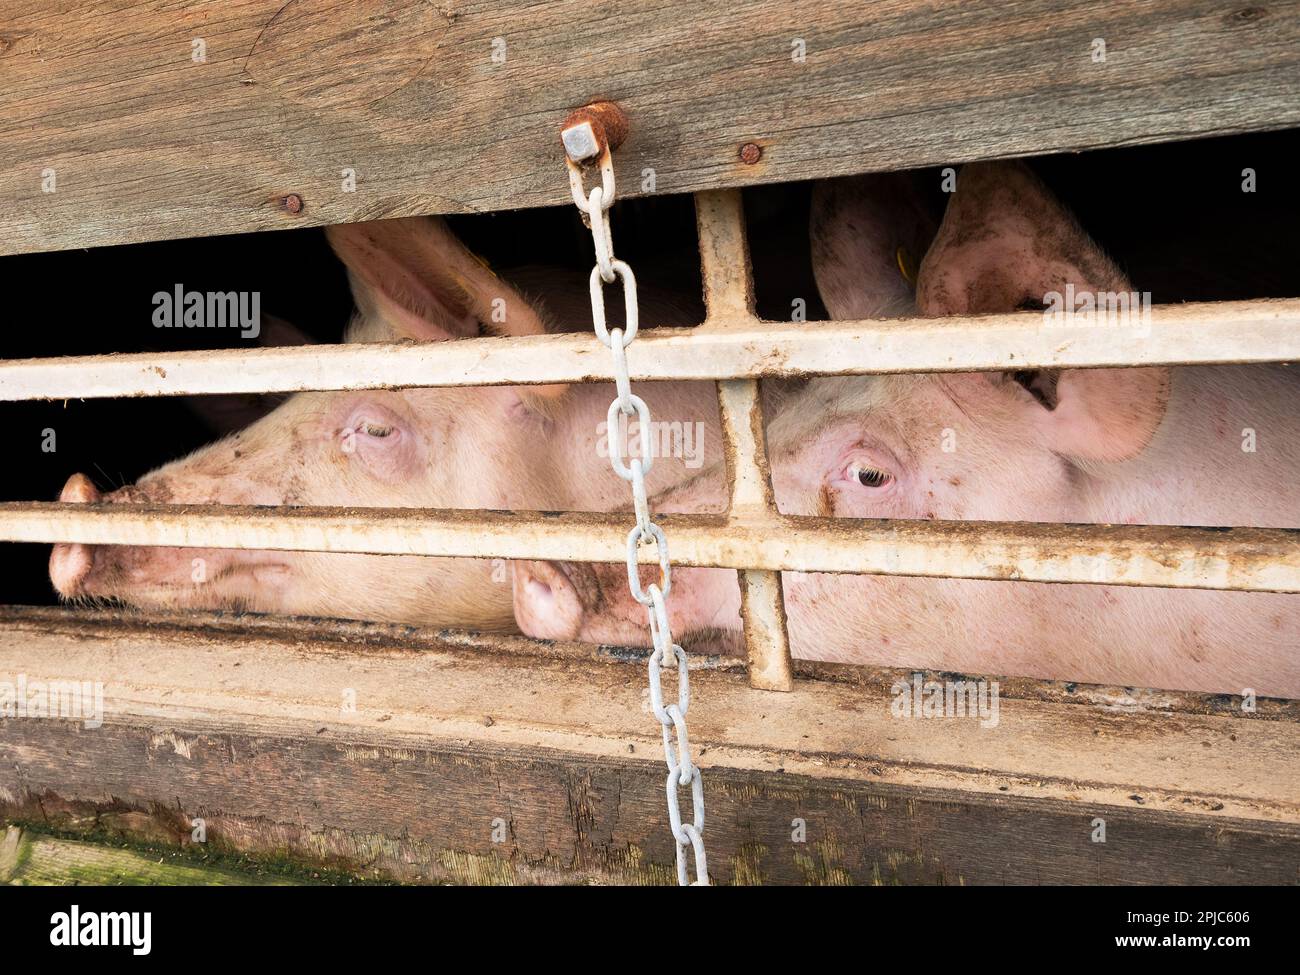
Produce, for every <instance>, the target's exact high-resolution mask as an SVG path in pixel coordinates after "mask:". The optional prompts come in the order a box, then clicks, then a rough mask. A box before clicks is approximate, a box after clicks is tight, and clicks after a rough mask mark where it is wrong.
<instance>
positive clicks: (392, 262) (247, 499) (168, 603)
mask: <svg viewBox="0 0 1300 975" xmlns="http://www.w3.org/2000/svg"><path fill="white" fill-rule="evenodd" d="M328 235H329V239H330V242H331V244H332V246H333V248H334V250H335V252H336V253H337V254H338V255H339V257H340V258H341V259H342V260H343V261H344V263H345V264H346V266H347V268H348V272H349V278H350V280H351V283H352V289H353V294H354V297H355V300H356V304H357V315H356V317H355V319H354V321H353V323H352V325H351V327H350V329H349V333H348V337H347V341H349V342H395V341H421V342H430V341H450V340H456V339H461V338H467V337H472V336H479V335H488V334H496V335H535V334H541V333H543V332H545V331H547V329H548V325H549V316H548V314H547V313H546V311H544V309H545V308H546V307H547V306H546V305H544V304H543V303H542V302H541V301H538V300H532V299H529V298H526V297H525V296H524V294H522V293H521V292H520V291H519V290H517V289H516V288H514V287H512V286H511V285H510V284H507V283H506V282H505V281H503V280H501V279H500V278H498V277H497V276H496V275H495V274H494V273H493V272H492V271H491V270H489V269H488V268H487V266H486V265H485V264H484V263H483V262H482V261H480V260H479V259H478V258H477V257H476V256H475V255H473V254H472V253H470V251H468V250H467V249H466V248H465V247H464V246H463V245H462V244H461V243H460V241H459V240H457V239H456V237H455V236H454V235H453V234H452V233H451V231H450V230H449V229H448V228H447V227H446V225H445V224H444V223H443V222H442V221H440V220H436V219H432V218H425V217H419V218H410V219H402V220H391V221H380V222H375V223H368V224H355V225H349V226H339V227H332V228H329V230H328ZM584 285H585V280H584V281H582V282H580V283H579V286H578V287H577V288H576V289H575V294H576V295H577V296H578V297H579V298H580V299H581V300H580V302H578V303H577V304H576V305H572V306H570V307H571V308H572V307H576V308H580V309H581V310H582V313H583V314H586V315H589V309H588V308H587V306H586V298H585V290H586V289H585V286H584ZM550 297H552V298H553V297H554V296H553V295H552V296H550ZM651 307H653V305H652V306H651ZM571 314H572V312H571ZM573 321H575V322H582V321H583V319H582V318H581V317H578V316H577V315H574V317H573ZM665 385H667V386H668V387H670V388H669V389H668V390H667V391H666V392H665V394H664V395H663V396H662V397H661V401H662V402H663V403H664V405H665V408H666V409H667V410H668V415H672V416H676V417H679V418H681V419H687V418H689V419H690V420H694V421H698V422H699V423H701V424H703V425H704V426H705V427H707V432H706V434H705V440H706V443H705V444H700V445H699V446H700V449H701V451H702V452H707V451H710V450H713V449H714V445H716V444H717V442H718V440H717V438H718V419H717V406H716V403H714V402H713V401H712V397H711V393H710V390H709V389H708V387H707V386H703V387H701V386H699V385H698V384H696V385H697V389H696V390H695V391H692V390H690V389H683V388H682V384H665ZM611 393H612V387H604V386H591V385H588V386H582V387H574V388H571V389H569V388H565V387H481V388H465V389H420V390H391V391H390V390H366V391H339V392H308V393H299V394H296V395H294V396H291V397H290V398H288V399H287V400H286V401H285V402H283V403H282V404H281V405H280V406H279V407H278V408H276V409H275V410H273V411H272V412H271V413H269V414H267V415H266V416H264V417H262V418H261V419H260V420H258V421H257V422H255V423H253V424H252V425H250V426H248V427H247V428H245V429H243V430H241V431H239V432H236V433H234V434H232V435H230V436H228V437H225V438H224V439H222V440H219V441H217V442H215V443H212V444H210V445H208V446H206V447H204V448H202V449H200V450H198V451H196V452H195V453H193V454H191V455H189V456H188V457H185V458H182V459H180V460H177V461H174V462H172V463H170V464H167V465H165V466H163V467H161V468H159V469H157V470H155V471H153V472H152V473H150V474H148V475H147V476H145V477H143V478H141V479H140V480H139V482H138V483H136V484H134V485H131V486H129V487H125V488H122V489H120V490H117V491H113V492H111V493H108V494H102V495H101V493H100V492H99V491H98V490H97V489H96V487H95V485H94V484H93V483H92V482H91V481H90V479H89V478H87V477H86V476H85V475H82V474H75V475H73V476H72V477H71V478H70V479H69V480H68V482H67V484H66V486H65V487H64V489H63V493H62V496H61V498H60V500H63V501H68V502H80V503H88V504H130V503H140V502H153V503H167V504H183V505H185V504H188V505H201V504H228V505H229V504H241V505H355V506H366V507H428V508H480V509H481V508H494V509H504V508H511V509H534V510H547V509H562V508H576V509H579V510H601V509H602V508H608V507H611V506H612V505H614V504H615V503H617V502H619V501H622V500H623V499H624V498H626V496H627V487H626V484H625V483H624V482H623V481H621V480H619V479H618V478H617V476H616V475H614V474H613V472H612V471H610V470H609V464H608V461H605V460H602V459H600V458H599V457H598V456H597V451H596V447H595V444H596V442H597V440H598V437H597V426H598V423H599V422H600V421H601V420H603V418H604V417H605V411H606V408H607V406H608V403H609V399H610V396H611ZM690 473H692V471H690V469H689V468H688V467H687V466H686V464H685V462H684V459H683V458H680V457H664V458H661V459H659V462H658V463H656V464H655V465H654V470H653V472H652V474H651V476H650V477H649V478H648V479H647V480H648V482H649V486H650V487H651V488H652V489H655V490H662V489H663V488H665V487H667V486H669V485H671V484H672V483H674V481H675V480H680V479H684V477H685V476H686V475H688V474H690ZM50 578H51V581H52V582H53V584H54V586H55V588H56V589H57V590H58V592H59V594H60V595H61V596H63V597H64V598H66V599H72V600H82V601H95V600H104V599H113V600H117V601H121V602H125V603H128V604H130V605H135V606H141V607H148V608H199V609H216V608H230V609H248V610H254V611H260V612H276V613H291V614H300V615H323V616H335V617H350V618H357V619H369V620H381V621H396V622H408V623H422V624H427V625H438V626H457V627H466V628H472V629H480V630H487V631H513V630H514V628H515V624H514V617H513V613H512V611H511V587H510V581H509V572H508V567H507V565H506V564H505V563H504V562H502V561H501V560H490V559H486V558H484V559H470V558H465V559H449V558H424V557H418V556H368V555H352V554H340V553H311V552H268V551H249V550H199V549H192V548H161V547H136V546H87V545H80V544H60V545H56V546H55V547H54V550H53V553H52V555H51V558H50Z"/></svg>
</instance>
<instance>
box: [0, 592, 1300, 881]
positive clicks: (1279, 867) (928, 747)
mask: <svg viewBox="0 0 1300 975" xmlns="http://www.w3.org/2000/svg"><path fill="white" fill-rule="evenodd" d="M202 622H203V623H204V624H205V626H204V629H201V630H200V629H187V628H179V627H177V626H175V625H174V624H172V623H169V622H168V621H167V620H165V619H162V618H159V617H149V616H137V617H135V618H134V622H128V621H127V619H126V618H123V617H121V616H116V615H114V614H109V613H102V614H71V613H63V612H60V611H57V610H34V609H31V610H23V609H7V610H4V611H3V620H2V622H0V679H4V680H11V681H12V680H14V679H15V676H14V675H16V674H18V673H23V674H25V675H26V677H27V680H28V681H29V682H31V681H38V680H53V679H64V680H71V679H77V680H88V681H96V680H98V681H102V682H103V684H104V707H103V719H104V720H103V724H102V726H99V727H86V725H85V722H84V721H76V720H68V719H57V718H50V717H30V716H29V717H17V716H14V717H9V718H6V719H3V720H0V817H9V818H11V819H13V820H15V821H18V822H37V823H43V824H46V825H47V826H51V827H57V828H59V829H62V830H74V831H81V832H84V833H87V834H89V835H92V836H97V837H100V838H114V837H125V838H144V839H147V840H149V841H151V842H154V843H159V842H163V843H165V842H168V838H169V837H170V839H171V841H172V842H174V843H175V844H177V845H179V844H180V843H181V842H182V841H188V838H189V835H190V831H191V828H192V823H193V821H194V819H195V818H201V819H202V820H203V821H204V824H205V828H206V831H207V842H208V843H209V844H211V847H212V849H213V850H214V851H215V852H221V851H231V850H237V851H241V852H244V853H249V854H259V855H262V856H266V857H270V858H275V859H283V858H286V857H288V858H291V859H295V860H298V861H303V862H307V863H312V864H319V865H322V866H326V867H334V868H338V869H345V870H349V871H351V872H353V873H355V874H357V875H358V876H363V877H367V878H373V879H396V880H406V881H424V882H428V881H444V882H445V881H450V882H462V883H479V882H491V883H556V882H594V883H620V882H621V883H634V884H648V883H668V882H671V879H672V842H671V839H670V837H669V834H668V830H667V824H666V816H665V811H664V774H665V772H664V766H663V762H662V758H661V745H660V742H659V740H658V735H657V728H658V726H657V724H656V723H655V722H654V720H653V716H652V715H650V714H648V713H647V712H646V711H645V709H644V708H643V702H642V698H643V685H644V678H645V674H644V668H643V666H641V665H640V664H639V663H637V662H631V663H628V662H619V661H617V660H615V659H613V658H612V657H611V656H609V655H604V656H602V655H600V654H593V653H592V651H591V649H590V648H578V647H576V646H574V647H569V646H564V645H545V644H543V645H537V646H536V649H537V650H539V651H540V653H538V654H536V655H530V654H529V653H527V652H525V651H526V650H527V649H528V646H527V644H526V643H525V642H524V641H521V640H517V639H516V640H503V641H486V640H475V639H470V638H442V637H440V636H438V635H436V634H429V633H422V632H420V631H417V630H412V629H410V628H404V627H384V626H377V625H356V626H351V625H347V624H331V623H325V622H315V623H310V624H305V625H303V626H301V627H297V628H295V627H291V626H289V625H287V624H285V623H280V622H276V621H271V620H265V619H262V620H258V619H249V618H242V619H240V618H231V617H206V618H204V619H203V620H202ZM714 663H718V662H717V661H714ZM946 676H950V675H946ZM900 677H901V678H903V679H907V677H908V675H907V674H905V673H902V672H888V671H871V670H863V669H857V668H855V669H852V670H850V669H845V668H833V667H813V668H804V670H803V671H802V672H801V673H800V674H799V678H798V679H797V680H796V681H795V686H794V689H793V691H791V692H790V693H788V694H773V693H770V692H763V691H756V690H752V689H751V688H749V687H748V686H747V683H746V679H745V676H744V672H743V669H742V668H741V667H740V666H739V664H738V662H737V664H736V665H735V666H730V665H724V666H719V667H714V668H713V669H704V670H701V671H698V672H697V673H696V674H695V675H693V679H692V688H693V691H694V694H693V698H692V707H691V711H690V720H691V732H692V744H693V750H694V751H696V753H697V755H698V757H699V761H700V763H701V765H702V766H703V768H704V771H705V782H706V798H707V803H708V818H707V821H706V837H707V841H708V845H709V863H710V868H711V872H712V874H713V876H714V878H715V879H716V880H717V881H718V882H723V883H736V884H756V883H763V884H776V883H798V884H808V883H813V884H843V883H952V884H961V883H965V884H973V883H1041V882H1095V883H1117V884H1135V883H1199V882H1217V883H1295V882H1296V881H1297V879H1300V747H1298V746H1300V706H1298V705H1297V704H1296V703H1295V702H1278V701H1268V700H1261V701H1259V702H1258V709H1257V710H1256V711H1255V712H1254V713H1243V711H1242V710H1241V707H1240V701H1237V700H1235V699H1233V698H1227V697H1199V696H1196V695H1178V694H1168V693H1163V692H1141V691H1135V690H1132V689H1127V690H1126V689H1115V688H1091V687H1085V686H1082V685H1079V686H1076V685H1062V684H1040V683H1035V682H1030V681H1016V680H1009V681H1005V682H1004V683H1003V685H1002V689H1001V705H1000V713H999V721H998V723H997V724H996V726H989V727H982V726H981V723H980V722H979V721H978V720H975V719H970V718H949V719H921V718H914V719H904V718H898V717H894V716H893V715H892V714H891V707H890V705H891V701H892V693H891V685H892V683H893V681H894V680H897V679H899V678H900ZM349 704H350V705H353V707H349ZM1099 819H1101V820H1105V842H1104V843H1101V842H1095V837H1096V835H1097V834H1096V830H1097V821H1098V820H1099ZM801 829H802V832H803V835H802V836H800V835H799V834H800V832H801Z"/></svg>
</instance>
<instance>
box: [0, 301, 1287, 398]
mask: <svg viewBox="0 0 1300 975" xmlns="http://www.w3.org/2000/svg"><path fill="white" fill-rule="evenodd" d="M647 324H653V323H647ZM714 324H715V325H717V326H718V327H715V328H687V329H655V330H646V331H643V332H641V333H639V335H638V337H637V342H636V354H635V355H633V356H630V357H629V359H628V375H629V377H630V378H631V380H632V381H633V382H643V381H647V380H652V379H698V380H723V379H755V378H760V377H774V378H792V377H799V376H814V375H820V376H843V375H852V374H860V373H881V374H883V373H914V372H927V373H928V372H963V371H965V372H975V371H993V370H1006V369H1068V368H1087V367H1104V366H1154V365H1207V364H1214V363H1259V362H1287V361H1295V360H1300V299H1285V300H1267V301H1234V302H1205V303H1198V304H1185V305H1160V306H1157V307H1155V308H1153V309H1152V310H1151V318H1150V321H1149V322H1148V323H1144V324H1142V325H1141V327H1138V326H1135V327H1131V328H1130V327H1105V326H1098V325H1069V326H1064V325H1055V324H1052V323H1050V322H1045V321H1044V318H1043V315H1042V313H1040V312H1020V313H1016V314H1010V315H987V316H980V317H977V318H941V319H891V320H889V321H860V322H810V323H807V324H804V325H791V324H790V323H789V322H771V323H760V322H758V321H756V320H753V319H748V318H742V319H739V320H721V321H718V322H715V323H714ZM612 370H613V367H612V365H611V362H610V355H609V352H608V350H607V349H606V348H605V347H604V346H603V345H601V344H600V343H599V342H598V341H597V340H596V339H595V338H593V337H592V336H591V335H590V334H562V335H543V336H535V337H534V336H528V337H523V338H510V339H505V338H477V339H465V340H462V341H457V342H438V343H426V344H415V345H410V344H408V345H382V344H373V345H372V344H366V345H313V346H291V347H284V348H267V349H247V350H244V349H212V350H205V351H202V352H146V353H130V354H126V355H111V356H63V357H51V358H40V359H11V360H0V400H10V401H18V400H34V399H47V400H59V399H98V398H102V397H108V396H179V395H186V394H210V393H262V392H267V393H287V392H297V391H299V390H304V389H394V388H404V387H415V386H502V385H512V386H513V385H536V384H539V383H570V382H612V381H613V371H612Z"/></svg>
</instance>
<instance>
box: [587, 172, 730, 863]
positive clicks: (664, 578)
mask: <svg viewBox="0 0 1300 975" xmlns="http://www.w3.org/2000/svg"><path fill="white" fill-rule="evenodd" d="M609 159H610V154H609V153H605V154H604V157H603V159H602V162H601V167H600V168H601V185H599V186H595V187H592V190H591V192H590V194H588V196H587V198H586V199H583V195H582V175H581V170H580V167H578V166H576V165H574V164H572V163H570V165H569V172H570V182H571V186H572V189H573V201H574V203H576V204H577V206H578V209H579V210H581V211H582V213H583V217H584V219H585V221H586V222H587V223H588V225H589V226H590V227H591V236H592V243H593V244H594V245H595V249H596V266H595V267H594V268H592V271H591V318H592V324H593V325H594V327H595V331H596V337H597V338H599V339H600V340H601V341H602V342H603V343H605V346H606V347H607V348H608V349H609V350H610V352H611V354H612V355H613V357H614V385H615V388H616V390H617V391H618V395H617V396H616V397H615V398H614V402H612V403H611V404H610V406H609V414H608V417H607V419H608V423H607V424H606V430H607V436H608V437H609V460H610V463H611V464H612V465H613V468H614V473H616V474H617V475H618V476H619V477H621V478H623V480H625V481H630V482H631V484H632V506H633V508H634V510H635V512H636V525H635V527H633V529H632V530H631V531H630V532H629V533H628V536H627V579H628V585H629V587H630V588H631V590H632V596H633V598H635V599H636V601H637V602H639V603H640V604H641V605H643V606H645V607H646V616H647V620H648V622H649V625H650V637H651V640H652V641H653V643H654V650H653V651H652V652H651V654H650V663H649V668H650V707H651V709H652V710H653V711H654V715H655V717H656V718H657V719H658V720H659V724H660V726H661V728H662V731H663V739H664V761H665V762H666V763H667V765H668V781H667V794H668V825H669V828H670V829H671V830H672V834H673V839H674V840H676V842H677V882H678V883H680V884H681V885H682V886H687V885H688V884H690V885H693V886H708V883H709V870H708V863H707V860H706V858H705V855H704V838H703V833H704V783H703V781H702V780H701V778H700V769H699V766H697V765H696V764H695V763H694V762H693V761H691V751H690V744H689V741H688V739H687V735H686V710H687V708H689V707H690V703H691V680H690V672H689V669H688V667H687V658H686V651H685V650H683V649H682V648H681V647H680V646H678V645H677V644H675V643H673V638H672V632H671V631H670V630H669V628H668V609H667V607H666V606H665V604H664V599H665V598H666V597H667V596H668V593H669V592H670V591H671V590H672V566H671V565H670V564H669V561H668V539H667V538H666V537H665V536H664V533H663V529H662V528H660V527H659V526H658V525H656V524H655V523H654V522H653V521H651V520H650V506H649V503H648V502H647V501H646V490H645V475H647V474H649V473H650V468H651V467H652V466H653V464H654V452H653V450H652V448H651V446H650V445H651V442H652V438H651V436H650V408H649V407H648V406H646V403H645V400H643V399H641V397H639V396H636V395H635V394H633V393H632V391H631V384H630V382H629V380H628V373H627V354H626V350H627V347H628V346H629V345H631V344H632V340H633V339H635V338H636V333H637V325H638V322H637V296H636V276H635V275H634V274H633V273H632V269H631V268H630V267H628V266H627V264H625V263H624V262H623V261H620V260H617V259H615V257H614V240H613V237H612V236H611V235H610V227H609V208H610V207H611V206H612V205H613V203H614V167H613V165H612V163H610V162H609ZM616 279H617V280H619V281H621V282H622V285H623V307H624V311H625V318H626V327H625V328H613V329H608V328H606V325H605V293H604V285H606V284H612V283H613V282H614V281H615V280H616ZM633 414H635V415H636V418H637V421H638V423H639V424H640V429H641V438H640V439H641V452H642V454H643V456H642V457H634V458H631V459H630V460H629V462H628V463H624V462H623V443H622V436H621V433H622V430H623V426H622V424H621V423H620V422H619V421H620V419H621V418H622V417H630V416H632V415H633ZM650 540H653V541H654V543H655V546H656V548H657V550H658V555H659V571H660V577H659V582H658V583H651V584H650V585H649V586H646V588H645V589H644V590H642V588H641V579H640V576H639V574H638V573H637V549H638V547H639V546H640V545H641V544H642V543H643V542H646V541H650ZM665 666H669V667H673V666H675V667H676V668H677V701H676V703H674V704H668V705H665V704H664V692H663V687H662V685H661V683H660V671H661V670H662V669H663V668H664V667H665ZM674 738H676V742H675V743H674ZM684 786H690V789H691V807H692V811H693V817H692V818H693V821H692V822H689V823H683V822H682V811H681V803H680V797H679V790H680V789H681V788H682V787H684ZM688 853H690V854H691V855H692V857H693V858H694V861H695V880H694V882H693V884H692V881H691V880H690V878H689V876H688V873H687V860H686V856H687V854H688Z"/></svg>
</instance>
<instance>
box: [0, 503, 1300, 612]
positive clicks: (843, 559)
mask: <svg viewBox="0 0 1300 975" xmlns="http://www.w3.org/2000/svg"><path fill="white" fill-rule="evenodd" d="M656 520H657V521H658V522H659V524H660V525H662V527H663V529H664V531H665V532H667V534H668V537H669V538H670V539H671V540H672V558H673V564H674V565H688V566H718V567H723V568H732V569H766V570H769V571H786V570H795V571H804V572H861V573H868V574H879V575H900V576H931V577H934V576H949V577H953V578H962V579H1009V580H1020V581H1025V582H1065V583H1104V584H1107V585H1118V586H1161V587H1168V588H1179V589H1184V588H1185V589H1232V590H1251V591H1264V592H1300V530H1296V529H1281V528H1232V529H1220V528H1180V527H1172V526H1153V525H1053V524H1033V523H1026V522H990V521H948V522H944V521H888V520H859V519H850V518H836V519H822V518H803V517H790V516H781V515H778V516H772V517H762V516H759V515H753V514H744V515H741V516H738V517H735V518H727V517H726V516H723V515H663V516H661V517H660V518H657V519H656ZM626 527H627V516H626V515H625V514H580V513H562V514H550V513H545V514H543V513H540V512H502V511H437V510H426V509H415V508H257V507H233V506H232V507H223V506H220V505H212V506H202V505H143V504H142V505H135V504H59V503H54V502H8V503H4V504H0V541H8V542H55V541H68V542H82V543H86V544H91V545H111V544H126V545H165V546H180V547H186V548H249V549H269V550H280V551H321V552H361V553H372V554H379V555H436V556H466V557H470V558H509V559H553V560H560V561H564V560H568V561H575V562H622V561H623V560H624V558H625V557H626V548H625V546H624V539H625V538H626V535H627V532H626ZM641 558H642V560H643V561H645V562H648V563H649V562H653V561H654V560H655V553H654V551H653V550H650V549H643V550H642V552H641Z"/></svg>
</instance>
